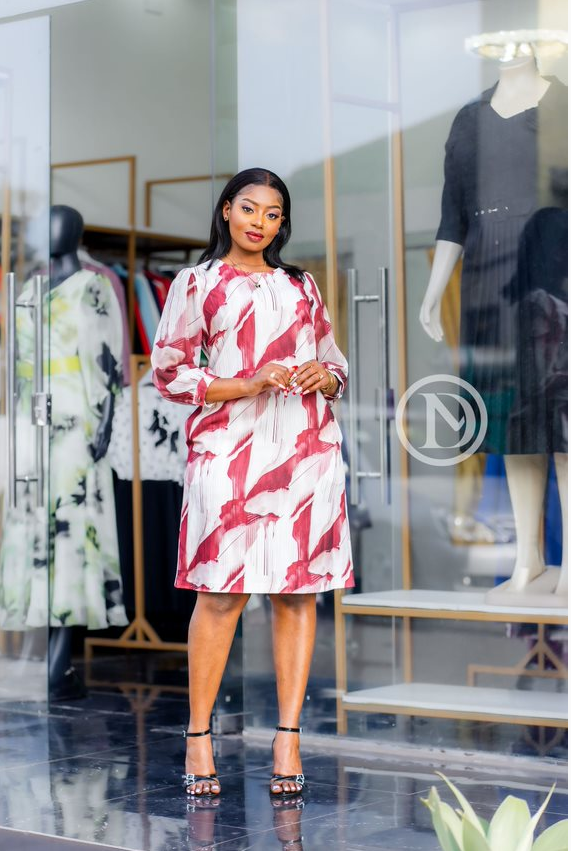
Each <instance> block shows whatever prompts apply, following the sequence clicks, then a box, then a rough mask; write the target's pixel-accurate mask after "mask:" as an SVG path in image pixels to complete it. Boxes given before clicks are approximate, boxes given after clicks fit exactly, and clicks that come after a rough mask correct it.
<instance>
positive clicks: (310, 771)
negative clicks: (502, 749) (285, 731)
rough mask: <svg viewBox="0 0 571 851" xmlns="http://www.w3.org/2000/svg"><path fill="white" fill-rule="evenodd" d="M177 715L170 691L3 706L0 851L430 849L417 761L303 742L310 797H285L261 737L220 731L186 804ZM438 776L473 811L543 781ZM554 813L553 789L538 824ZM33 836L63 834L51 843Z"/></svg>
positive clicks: (532, 793) (429, 775) (562, 807)
mask: <svg viewBox="0 0 571 851" xmlns="http://www.w3.org/2000/svg"><path fill="white" fill-rule="evenodd" d="M185 714H186V701H185V699H184V697H183V696H182V695H180V696H179V695H176V696H174V697H173V696H170V697H169V696H167V695H165V694H164V693H161V692H160V691H157V690H155V691H153V690H150V689H146V690H145V688H139V689H138V690H137V689H133V690H132V691H131V692H129V690H126V691H125V692H124V693H122V694H121V693H118V692H115V693H114V692H112V691H99V692H98V691H92V692H91V694H90V696H89V697H88V698H87V699H85V700H81V701H77V702H75V703H69V704H68V705H60V706H58V707H57V708H56V707H54V708H53V709H52V710H51V712H50V713H41V712H40V713H38V712H37V711H35V712H34V711H33V710H32V709H29V708H28V709H27V710H23V709H22V708H18V707H12V708H10V707H4V708H3V709H2V710H0V764H1V766H2V772H1V774H0V848H1V849H3V851H4V849H6V851H50V849H58V851H60V849H61V848H65V849H68V851H80V849H84V851H87V849H88V848H93V849H95V848H97V849H99V851H102V848H103V849H106V848H123V849H133V851H182V849H185V851H199V849H201V851H207V850H208V849H228V851H246V849H256V851H272V849H276V851H280V849H288V851H318V850H319V851H322V849H331V851H336V849H339V851H341V849H343V850H344V851H360V850H361V849H383V851H397V849H398V851H404V849H407V851H437V849H438V847H439V846H438V843H437V841H436V838H435V835H434V833H433V830H432V827H431V824H430V818H429V815H428V812H427V810H426V809H425V808H424V806H423V805H422V802H421V797H424V795H425V794H426V792H427V790H428V788H429V786H430V785H432V784H433V783H434V782H436V783H437V784H438V785H439V787H440V788H442V785H443V784H442V783H440V781H439V780H438V779H437V778H436V777H435V776H434V772H433V770H432V768H431V767H429V766H425V767H422V766H418V765H417V766H416V767H415V766H406V765H398V766H395V765H391V764H390V763H388V762H386V761H382V760H379V759H374V758H370V757H369V756H368V755H367V754H355V755H353V756H350V757H348V756H344V755H337V754H336V755H332V754H328V753H326V752H322V751H318V750H315V749H314V750H306V752H305V755H304V769H305V772H306V775H307V776H308V779H309V784H310V788H309V792H308V794H306V795H305V796H304V798H303V799H302V798H301V797H300V798H299V799H293V800H291V801H289V802H287V803H284V802H282V801H275V800H273V801H272V800H271V799H270V797H269V795H268V778H269V775H270V771H271V763H270V750H269V746H268V745H267V744H265V743H260V742H254V741H252V740H251V739H250V740H249V739H248V738H246V739H243V738H242V737H241V736H223V737H217V738H216V739H215V756H216V763H217V768H218V772H219V776H220V779H221V783H222V786H223V794H222V796H221V797H220V799H216V800H198V801H196V802H194V803H190V802H188V801H187V799H186V798H185V795H184V793H183V791H182V786H181V783H180V775H181V769H182V764H183V753H184V741H183V739H182V737H181V736H180V734H179V731H180V730H181V729H182V726H183V724H184V722H185ZM541 770H542V771H543V772H544V774H545V763H543V764H542V769H541ZM447 773H448V774H449V775H450V776H451V778H453V779H455V780H457V781H458V782H460V783H461V784H462V789H463V791H464V792H465V794H466V795H467V796H468V797H469V799H470V800H471V801H472V802H473V803H474V804H475V806H476V809H477V810H478V813H479V814H480V815H482V816H484V817H489V816H490V814H491V812H493V810H494V809H495V808H496V807H497V805H498V803H499V802H500V801H501V800H502V799H503V798H504V797H505V795H506V794H509V793H511V794H515V795H519V796H520V797H525V798H526V799H527V800H528V803H529V805H530V809H531V810H532V811H534V810H535V809H536V808H537V807H538V806H539V804H540V802H541V801H542V800H543V798H544V797H545V794H546V791H547V788H548V786H549V783H550V779H551V778H549V777H548V776H543V775H542V776H537V777H534V778H533V779H531V778H527V779H524V780H522V778H521V777H520V778H509V777H495V778H493V777H489V776H488V777H486V776H484V775H476V773H475V772H474V770H473V767H472V768H470V767H468V769H464V770H461V771H458V770H457V771H454V770H449V771H448V772H447ZM443 797H445V798H447V799H448V800H450V796H449V795H447V794H446V793H445V792H443ZM566 813H567V795H566V794H565V792H564V790H563V789H559V790H558V793H557V794H556V795H555V796H554V797H553V799H552V801H551V803H550V806H549V811H548V813H547V814H546V816H545V818H544V821H543V826H544V827H545V826H547V825H548V824H550V823H551V822H553V821H556V820H558V819H559V818H562V817H563V816H564V815H565V814H566ZM5 829H10V831H9V832H8V831H6V830H5ZM42 834H43V835H44V836H42ZM45 835H51V836H52V837H53V836H56V837H66V838H67V839H69V840H75V841H72V842H69V843H68V842H66V843H65V844H61V845H58V844H57V840H53V839H51V840H49V839H47V838H46V837H45ZM85 843H87V844H85ZM92 843H95V844H93V845H92Z"/></svg>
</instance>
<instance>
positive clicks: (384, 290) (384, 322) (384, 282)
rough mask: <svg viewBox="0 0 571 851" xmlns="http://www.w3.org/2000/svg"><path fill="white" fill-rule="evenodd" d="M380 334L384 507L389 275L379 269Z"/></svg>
mask: <svg viewBox="0 0 571 851" xmlns="http://www.w3.org/2000/svg"><path fill="white" fill-rule="evenodd" d="M378 283H379V334H380V342H381V364H380V379H381V380H380V384H379V441H380V445H379V448H380V456H379V457H380V473H381V488H382V494H383V499H382V502H383V504H384V505H389V504H390V501H391V470H390V460H391V456H390V451H389V450H390V429H389V410H388V407H389V381H390V377H389V275H388V269H386V268H385V267H381V268H380V269H379V277H378Z"/></svg>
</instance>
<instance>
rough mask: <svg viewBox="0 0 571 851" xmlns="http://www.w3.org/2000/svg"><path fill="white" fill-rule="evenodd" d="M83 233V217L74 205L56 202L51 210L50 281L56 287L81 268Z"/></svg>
mask: <svg viewBox="0 0 571 851" xmlns="http://www.w3.org/2000/svg"><path fill="white" fill-rule="evenodd" d="M82 234H83V219H82V217H81V215H80V213H78V212H77V210H74V209H73V207H67V206H66V205H65V204H55V205H54V206H53V207H52V208H51V210H50V257H51V258H52V262H51V268H50V282H51V286H52V287H56V286H57V285H58V284H61V282H62V281H65V280H66V278H70V277H71V276H72V275H73V274H75V272H79V270H80V269H81V263H80V261H79V257H78V256H77V249H78V248H79V243H80V241H81V236H82Z"/></svg>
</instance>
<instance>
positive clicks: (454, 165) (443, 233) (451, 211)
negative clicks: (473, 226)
mask: <svg viewBox="0 0 571 851" xmlns="http://www.w3.org/2000/svg"><path fill="white" fill-rule="evenodd" d="M463 124H465V116H464V114H463V111H462V110H461V111H460V112H459V113H458V115H457V116H456V118H455V119H454V121H453V123H452V128H451V130H450V135H449V136H448V139H447V141H446V146H445V158H444V189H443V190H442V207H441V218H440V226H439V228H438V232H437V234H436V239H444V240H446V241H447V242H455V243H456V244H457V245H464V241H465V239H466V234H467V231H468V225H467V221H466V210H465V203H464V198H463V192H462V174H461V164H460V163H459V162H458V145H459V144H460V145H461V144H462V140H463V137H464V133H463V132H462V126H463ZM473 143H474V144H475V142H473Z"/></svg>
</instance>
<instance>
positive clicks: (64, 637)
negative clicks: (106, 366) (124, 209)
mask: <svg viewBox="0 0 571 851" xmlns="http://www.w3.org/2000/svg"><path fill="white" fill-rule="evenodd" d="M82 234H83V219H82V217H81V215H80V214H79V213H78V211H77V210H74V209H73V208H72V207H68V206H65V205H55V206H53V207H52V208H51V210H50V258H51V262H50V288H51V290H52V291H53V290H55V289H56V288H57V287H59V286H61V285H62V284H63V283H64V282H65V281H68V280H69V279H71V278H72V276H74V275H76V274H77V273H78V272H81V270H82V266H81V263H80V260H79V257H78V254H77V251H78V248H79V244H80V240H81V236H82ZM54 330H56V331H57V328H56V329H54ZM52 333H53V331H52ZM114 404H115V394H114V392H108V393H107V394H106V395H105V397H104V400H103V401H102V402H101V403H100V405H99V417H98V426H97V428H96V431H95V434H94V436H93V438H92V440H91V443H90V445H89V451H90V454H91V456H92V458H93V461H94V462H98V461H100V460H101V459H102V458H104V457H105V455H106V453H107V449H108V446H109V441H110V439H111V428H112V421H113V411H114ZM72 638H73V627H71V626H52V627H51V629H50V643H49V677H50V695H51V697H52V699H62V698H65V699H72V698H77V697H83V696H84V695H85V687H84V686H83V683H82V682H81V680H80V679H79V677H78V675H77V673H76V672H75V669H74V668H73V666H72V663H71V651H72Z"/></svg>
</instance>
